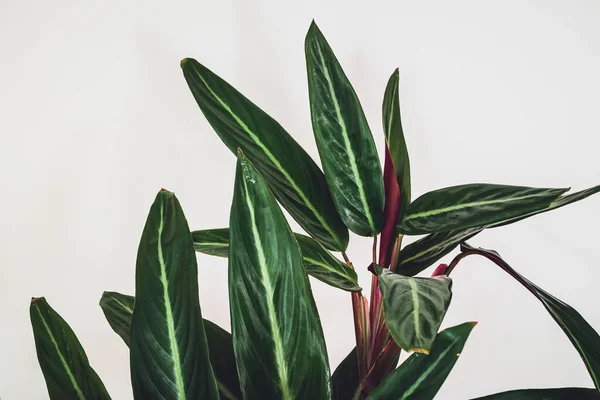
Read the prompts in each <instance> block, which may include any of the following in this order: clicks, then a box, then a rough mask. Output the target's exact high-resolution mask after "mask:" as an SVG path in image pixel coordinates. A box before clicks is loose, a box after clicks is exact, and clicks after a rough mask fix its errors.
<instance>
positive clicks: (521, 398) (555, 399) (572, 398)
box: [472, 388, 600, 400]
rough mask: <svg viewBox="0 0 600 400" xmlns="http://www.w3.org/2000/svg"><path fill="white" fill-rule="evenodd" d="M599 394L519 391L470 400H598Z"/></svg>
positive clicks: (588, 391)
mask: <svg viewBox="0 0 600 400" xmlns="http://www.w3.org/2000/svg"><path fill="white" fill-rule="evenodd" d="M598 399H600V393H598V391H597V390H596V389H584V388H558V389H521V390H511V391H508V392H503V393H496V394H491V395H489V396H483V397H478V398H476V399H472V400H598Z"/></svg>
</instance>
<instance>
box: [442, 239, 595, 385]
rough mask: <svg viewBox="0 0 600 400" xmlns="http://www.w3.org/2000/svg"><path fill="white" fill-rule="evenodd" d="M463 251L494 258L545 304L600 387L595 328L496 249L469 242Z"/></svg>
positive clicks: (497, 263)
mask: <svg viewBox="0 0 600 400" xmlns="http://www.w3.org/2000/svg"><path fill="white" fill-rule="evenodd" d="M461 250H462V251H463V252H464V253H469V254H478V255H481V256H483V257H486V258H487V259H489V260H491V261H492V262H494V263H495V264H496V265H498V266H499V267H500V268H502V269H503V270H504V271H505V272H507V273H508V274H509V275H510V276H512V277H513V278H515V279H516V280H517V281H518V282H519V283H520V284H521V285H523V286H525V288H526V289H527V290H529V291H530V292H531V294H533V295H534V296H535V297H536V298H537V299H538V300H539V301H540V302H541V303H542V304H543V306H544V307H545V308H546V310H547V311H548V312H549V313H550V315H551V316H552V318H553V319H554V320H555V321H556V323H557V324H558V325H559V326H560V328H561V329H562V330H563V332H565V334H566V335H567V337H568V338H569V340H570V341H571V343H572V344H573V346H575V349H576V350H577V352H578V353H579V355H580V356H581V359H582V360H583V362H584V364H585V366H586V368H587V370H588V372H589V374H590V376H591V377H592V380H593V381H594V385H595V386H596V388H597V389H598V390H600V336H599V335H598V333H597V332H596V331H595V330H594V328H592V327H591V326H590V324H588V323H587V321H586V320H585V319H583V317H582V316H581V315H580V314H579V313H578V312H577V311H576V310H575V309H574V308H573V307H571V306H570V305H568V304H566V303H564V302H563V301H561V300H559V299H557V298H556V297H554V296H552V295H551V294H550V293H548V292H546V291H544V290H543V289H541V288H540V287H538V286H537V285H535V284H534V283H533V282H531V281H529V280H527V279H526V278H525V277H523V276H522V275H520V274H519V273H518V272H517V271H515V270H514V269H513V268H512V267H511V266H510V265H508V264H507V263H506V262H505V261H504V260H503V259H502V257H500V255H499V254H498V253H497V252H495V251H494V250H486V249H482V248H474V247H471V246H469V245H467V244H463V245H462V246H461ZM450 272H451V271H450ZM450 272H448V273H450Z"/></svg>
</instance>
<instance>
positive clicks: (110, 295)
mask: <svg viewBox="0 0 600 400" xmlns="http://www.w3.org/2000/svg"><path fill="white" fill-rule="evenodd" d="M134 303H135V297H133V296H128V295H125V294H121V293H117V292H104V293H103V294H102V298H101V299H100V307H102V311H103V312H104V316H105V317H106V319H107V321H108V323H109V325H110V326H111V327H112V328H113V330H114V331H115V333H116V334H118V335H119V336H121V338H122V339H123V341H124V342H125V344H127V346H129V327H130V326H131V315H132V313H133V305H134ZM204 330H205V331H206V342H207V343H208V351H209V353H210V363H211V365H212V367H213V370H214V372H215V377H216V379H217V386H218V387H219V393H220V395H221V398H222V399H230V400H236V399H241V398H242V392H241V390H240V381H239V379H238V375H237V367H236V364H235V356H234V354H233V338H232V337H231V334H230V333H229V332H227V331H226V330H224V329H222V328H221V327H220V326H218V325H217V324H214V323H212V322H210V321H209V320H207V319H205V320H204Z"/></svg>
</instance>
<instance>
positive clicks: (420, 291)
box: [373, 266, 452, 354]
mask: <svg viewBox="0 0 600 400" xmlns="http://www.w3.org/2000/svg"><path fill="white" fill-rule="evenodd" d="M373 270H374V272H375V273H376V274H377V276H378V277H379V289H380V290H381V294H382V295H383V312H384V315H385V322H386V324H387V327H388V329H389V331H390V334H391V335H392V337H393V338H394V340H395V341H396V343H398V346H400V347H401V348H402V349H403V350H406V351H416V352H420V353H425V354H428V353H429V350H430V349H431V345H432V344H433V340H434V339H435V337H436V334H437V331H438V329H439V327H440V325H441V324H442V320H443V319H444V316H445V315H446V311H447V310H448V306H450V300H451V299H452V291H451V289H452V280H451V279H450V278H448V277H447V276H436V277H434V278H412V277H408V276H403V275H400V274H396V273H393V272H391V271H390V270H388V269H383V268H381V267H379V266H374V267H373Z"/></svg>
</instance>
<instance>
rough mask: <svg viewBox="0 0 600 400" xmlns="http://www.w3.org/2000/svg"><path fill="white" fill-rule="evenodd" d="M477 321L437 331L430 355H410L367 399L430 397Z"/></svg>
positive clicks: (448, 371)
mask: <svg viewBox="0 0 600 400" xmlns="http://www.w3.org/2000/svg"><path fill="white" fill-rule="evenodd" d="M476 324H477V323H476V322H467V323H464V324H462V325H458V326H455V327H452V328H448V329H446V330H443V331H442V332H440V333H439V334H438V335H437V338H436V339H435V342H434V344H433V348H432V349H431V353H430V354H429V355H425V354H418V353H415V354H413V355H411V356H410V357H409V358H408V359H407V360H406V361H405V362H404V363H402V365H400V366H399V367H398V368H397V369H396V370H395V371H394V372H392V373H391V374H390V375H389V376H388V377H387V378H386V379H385V380H384V381H383V382H382V383H381V385H379V386H378V387H377V388H376V389H375V390H374V391H373V393H372V394H371V395H370V396H369V400H406V399H411V400H429V399H433V398H434V397H435V395H436V393H437V392H438V390H439V389H440V387H441V386H442V384H443V383H444V381H445V380H446V378H447V377H448V374H449V373H450V371H451V370H452V368H453V367H454V364H455V363H456V361H457V360H458V357H459V356H460V353H461V352H462V350H463V347H464V345H465V342H466V341H467V338H468V337H469V334H470V333H471V330H472V329H473V327H474V326H475V325H476Z"/></svg>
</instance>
